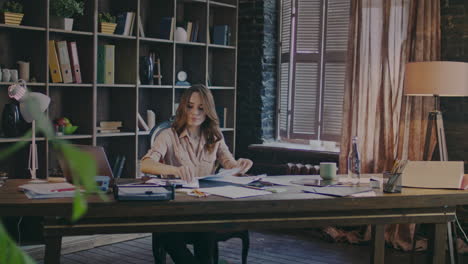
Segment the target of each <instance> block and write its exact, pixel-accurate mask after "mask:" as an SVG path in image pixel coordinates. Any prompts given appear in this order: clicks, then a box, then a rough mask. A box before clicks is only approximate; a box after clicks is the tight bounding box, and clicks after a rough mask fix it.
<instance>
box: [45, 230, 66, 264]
mask: <svg viewBox="0 0 468 264" xmlns="http://www.w3.org/2000/svg"><path fill="white" fill-rule="evenodd" d="M44 240H45V256H44V263H47V264H49V263H50V264H56V263H57V264H59V263H60V250H61V249H62V237H61V236H47V237H44Z"/></svg>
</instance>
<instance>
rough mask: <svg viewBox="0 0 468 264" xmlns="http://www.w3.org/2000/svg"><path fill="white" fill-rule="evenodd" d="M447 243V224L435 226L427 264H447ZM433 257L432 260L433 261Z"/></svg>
mask: <svg viewBox="0 0 468 264" xmlns="http://www.w3.org/2000/svg"><path fill="white" fill-rule="evenodd" d="M446 243H447V223H437V224H434V227H433V232H432V237H431V241H430V243H429V245H428V246H429V248H428V259H427V263H432V264H439V263H445V246H446ZM431 257H432V259H431Z"/></svg>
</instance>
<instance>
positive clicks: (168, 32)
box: [159, 17, 175, 40]
mask: <svg viewBox="0 0 468 264" xmlns="http://www.w3.org/2000/svg"><path fill="white" fill-rule="evenodd" d="M174 27H175V19H174V18H173V17H163V18H162V19H161V23H160V24H159V38H161V39H168V40H172V39H173V36H174Z"/></svg>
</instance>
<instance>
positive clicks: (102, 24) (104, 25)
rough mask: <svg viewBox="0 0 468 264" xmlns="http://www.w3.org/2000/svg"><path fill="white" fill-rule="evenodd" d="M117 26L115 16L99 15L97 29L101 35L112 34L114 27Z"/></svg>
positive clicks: (108, 14) (104, 13)
mask: <svg viewBox="0 0 468 264" xmlns="http://www.w3.org/2000/svg"><path fill="white" fill-rule="evenodd" d="M116 26H117V23H116V18H115V16H113V15H111V14H110V13H106V12H103V13H99V28H100V30H101V33H106V34H114V31H115V27H116Z"/></svg>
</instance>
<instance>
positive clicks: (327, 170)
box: [320, 162, 337, 180]
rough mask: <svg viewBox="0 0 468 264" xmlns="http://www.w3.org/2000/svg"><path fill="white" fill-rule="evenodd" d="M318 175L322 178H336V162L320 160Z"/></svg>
mask: <svg viewBox="0 0 468 264" xmlns="http://www.w3.org/2000/svg"><path fill="white" fill-rule="evenodd" d="M320 177H321V178H322V179H323V180H336V179H337V178H336V163H335V162H320Z"/></svg>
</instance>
